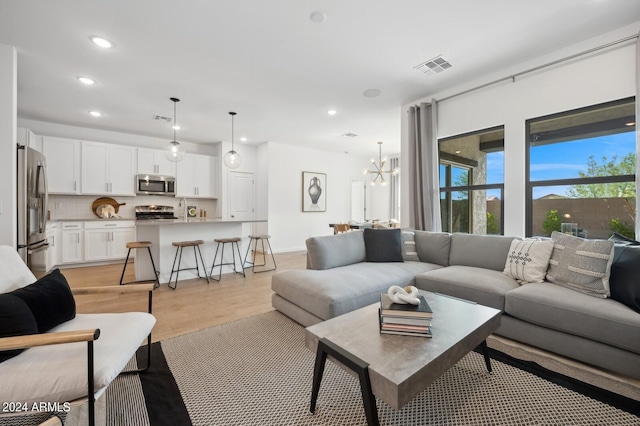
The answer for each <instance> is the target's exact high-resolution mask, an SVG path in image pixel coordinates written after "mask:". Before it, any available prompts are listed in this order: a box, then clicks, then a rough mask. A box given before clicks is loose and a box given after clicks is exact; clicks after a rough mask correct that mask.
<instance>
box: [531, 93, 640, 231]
mask: <svg viewBox="0 0 640 426" xmlns="http://www.w3.org/2000/svg"><path fill="white" fill-rule="evenodd" d="M526 129H527V164H526V167H527V171H526V175H527V207H526V212H527V221H526V226H527V230H526V232H527V235H528V236H531V235H546V236H548V235H551V232H553V231H561V232H568V233H571V234H573V235H578V236H580V237H584V238H608V237H609V236H610V235H611V234H612V233H613V232H618V233H621V234H623V235H625V236H628V237H630V238H634V237H635V234H634V229H635V220H636V211H635V203H636V201H635V200H636V182H635V179H636V176H635V171H636V134H635V131H636V126H635V101H634V99H633V98H631V99H623V100H620V101H615V102H609V103H606V104H600V105H595V106H592V107H588V108H581V109H578V110H573V111H568V112H564V113H560V114H554V115H551V116H546V117H540V118H535V119H532V120H528V121H527V124H526Z"/></svg>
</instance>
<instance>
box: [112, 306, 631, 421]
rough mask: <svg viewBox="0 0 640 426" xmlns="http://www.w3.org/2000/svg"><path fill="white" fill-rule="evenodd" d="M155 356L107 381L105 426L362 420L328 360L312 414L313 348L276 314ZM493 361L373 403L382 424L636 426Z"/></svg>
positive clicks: (212, 331)
mask: <svg viewBox="0 0 640 426" xmlns="http://www.w3.org/2000/svg"><path fill="white" fill-rule="evenodd" d="M407 338H412V337H407ZM141 353H142V352H141ZM152 358H153V362H154V364H153V367H152V370H151V371H150V372H149V373H147V374H144V375H142V376H141V377H142V379H139V378H138V377H137V376H121V377H119V378H118V379H116V381H115V382H114V383H113V384H112V385H111V386H110V387H109V389H108V392H107V401H106V402H107V424H108V425H165V424H166V425H187V424H194V425H207V426H209V425H366V419H365V415H364V409H363V407H362V399H361V394H360V387H359V385H358V382H357V380H356V378H354V377H353V376H351V375H350V374H348V373H346V372H345V371H343V370H342V369H341V368H339V367H337V366H335V365H334V364H333V363H332V362H327V366H326V369H325V373H324V377H323V380H322V386H321V388H320V396H319V398H318V405H317V410H316V414H315V415H312V414H310V413H309V400H310V393H311V381H312V376H313V363H314V359H315V354H313V353H311V352H310V351H309V350H308V349H307V348H306V347H305V346H304V328H303V327H301V326H300V325H298V324H296V323H295V322H293V321H291V320H290V319H288V318H287V317H285V316H283V315H282V314H280V313H278V312H269V313H266V314H262V315H258V316H255V317H251V318H247V319H244V320H240V321H236V322H233V323H229V324H225V325H221V326H218V327H213V328H209V329H206V330H201V331H198V332H195V333H191V334H188V335H184V336H179V337H176V338H172V339H168V340H165V341H163V342H161V344H154V345H153V355H152ZM492 366H493V374H488V373H487V371H486V369H485V365H484V360H483V358H482V356H481V355H480V354H477V353H475V352H472V353H470V354H468V355H467V356H465V357H464V358H463V359H462V360H461V361H460V362H459V363H458V364H456V365H455V366H454V367H452V368H451V369H450V370H449V371H447V372H446V373H445V374H444V375H443V376H442V377H441V378H440V379H438V380H437V381H436V382H434V383H433V384H432V385H431V386H429V387H428V388H427V389H426V390H425V391H423V392H422V393H421V394H419V395H418V396H417V397H416V398H415V399H414V400H413V401H411V402H410V403H409V404H408V405H406V406H405V407H404V408H403V409H401V410H399V411H396V410H393V409H392V408H391V407H389V406H388V405H386V404H385V403H384V402H382V401H380V400H378V414H379V418H380V424H382V425H398V426H399V425H403V426H404V425H487V424H491V425H639V424H640V417H638V416H637V414H638V412H635V414H634V410H633V409H631V410H628V409H627V410H623V409H620V408H615V407H614V406H612V405H609V404H606V403H603V402H601V401H598V400H596V399H593V398H590V397H587V396H585V395H583V394H582V393H579V392H577V391H575V390H569V389H567V388H565V387H563V386H560V385H557V384H555V383H552V382H550V381H547V380H545V379H542V378H540V377H538V376H536V375H534V374H531V373H529V372H526V371H523V370H522V369H520V368H516V367H514V366H511V365H508V364H506V363H504V362H499V361H496V360H495V359H494V360H493V361H492ZM145 401H146V402H145ZM636 405H637V404H636Z"/></svg>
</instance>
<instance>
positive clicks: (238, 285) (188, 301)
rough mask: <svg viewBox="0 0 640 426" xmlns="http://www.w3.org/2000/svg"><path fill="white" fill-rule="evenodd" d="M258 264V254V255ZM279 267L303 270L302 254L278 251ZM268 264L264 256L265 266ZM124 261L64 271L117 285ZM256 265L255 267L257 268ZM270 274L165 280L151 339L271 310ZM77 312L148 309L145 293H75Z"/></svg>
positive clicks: (76, 283)
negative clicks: (167, 282) (173, 283)
mask: <svg viewBox="0 0 640 426" xmlns="http://www.w3.org/2000/svg"><path fill="white" fill-rule="evenodd" d="M258 256H259V257H258V262H259V261H260V255H258ZM275 257H276V263H277V265H278V269H277V271H285V270H287V269H304V267H305V264H306V252H291V253H282V254H276V255H275ZM270 265H271V261H270V259H268V263H267V266H266V267H265V268H268V267H269V266H270ZM122 266H123V263H119V264H112V265H105V266H91V267H85V268H67V269H63V270H62V273H63V275H64V276H65V277H66V278H67V281H68V282H69V285H70V286H71V287H72V288H73V287H93V286H107V285H118V283H119V281H120V274H121V273H122ZM258 269H259V268H258V267H256V270H258ZM272 274H273V272H263V273H252V272H251V269H247V270H246V278H243V277H242V275H240V274H226V275H223V276H222V281H221V282H220V283H217V282H215V281H213V280H210V281H211V282H210V284H207V282H206V281H205V280H204V279H202V280H198V279H194V280H186V281H180V282H179V283H178V289H177V290H173V289H170V288H169V287H168V286H167V285H165V284H163V285H161V286H160V288H159V289H157V290H155V291H154V294H153V315H154V316H155V317H156V319H157V323H156V325H155V327H154V329H153V334H152V338H153V341H154V342H156V341H159V340H164V339H167V338H169V337H174V336H178V335H181V334H186V333H190V332H193V331H196V330H200V329H204V328H208V327H212V326H215V325H219V324H223V323H226V322H230V321H235V320H238V319H241V318H245V317H249V316H252V315H257V314H261V313H264V312H268V311H271V310H273V308H272V307H271V294H272V291H271V275H272ZM134 279H135V277H134V268H133V265H132V264H129V265H128V266H127V274H126V275H125V278H124V281H125V282H127V281H133V280H134ZM76 305H77V311H78V312H79V313H99V312H127V311H146V309H147V297H146V294H145V293H143V294H128V295H106V296H105V295H99V296H94V295H91V296H76Z"/></svg>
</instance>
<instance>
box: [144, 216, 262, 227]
mask: <svg viewBox="0 0 640 426" xmlns="http://www.w3.org/2000/svg"><path fill="white" fill-rule="evenodd" d="M266 221H267V220H266V219H251V220H238V219H221V218H199V217H194V218H189V219H187V220H185V219H184V218H183V219H160V220H138V221H136V226H151V225H181V224H185V223H194V224H195V223H201V224H202V223H256V222H266Z"/></svg>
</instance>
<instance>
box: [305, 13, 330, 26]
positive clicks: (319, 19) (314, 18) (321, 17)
mask: <svg viewBox="0 0 640 426" xmlns="http://www.w3.org/2000/svg"><path fill="white" fill-rule="evenodd" d="M309 19H311V22H313V23H314V24H322V23H323V22H324V21H326V20H327V15H325V14H324V13H322V12H321V11H319V10H316V11H315V12H311V15H309Z"/></svg>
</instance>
